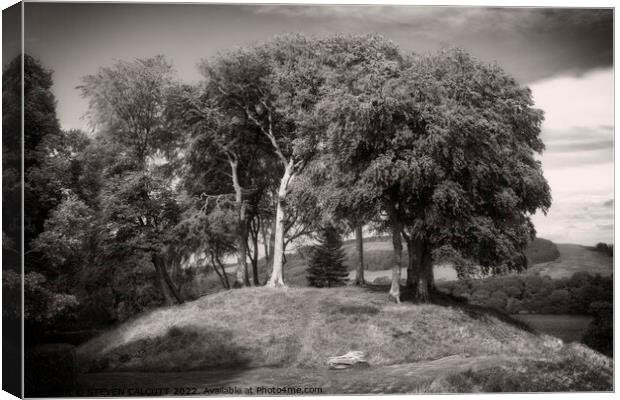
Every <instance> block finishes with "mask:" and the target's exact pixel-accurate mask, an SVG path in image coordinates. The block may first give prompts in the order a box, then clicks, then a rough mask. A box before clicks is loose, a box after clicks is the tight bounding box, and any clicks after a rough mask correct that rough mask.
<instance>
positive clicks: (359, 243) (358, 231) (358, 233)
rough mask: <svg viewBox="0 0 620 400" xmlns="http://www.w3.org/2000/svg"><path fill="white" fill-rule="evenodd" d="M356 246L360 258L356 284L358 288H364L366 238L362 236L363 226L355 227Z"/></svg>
mask: <svg viewBox="0 0 620 400" xmlns="http://www.w3.org/2000/svg"><path fill="white" fill-rule="evenodd" d="M355 244H356V247H357V258H358V263H357V272H356V274H355V284H356V285H357V286H363V285H365V284H366V282H365V281H364V237H363V235H362V225H358V226H356V227H355Z"/></svg>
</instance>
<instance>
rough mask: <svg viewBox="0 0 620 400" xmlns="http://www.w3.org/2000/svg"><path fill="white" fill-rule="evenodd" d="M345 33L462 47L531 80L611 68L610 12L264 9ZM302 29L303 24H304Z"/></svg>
mask: <svg viewBox="0 0 620 400" xmlns="http://www.w3.org/2000/svg"><path fill="white" fill-rule="evenodd" d="M255 10H256V11H257V12H259V13H268V14H271V15H281V16H284V17H286V18H291V19H298V20H300V21H304V20H305V21H309V22H311V23H313V24H319V25H323V26H325V27H332V28H331V29H333V27H335V26H337V27H339V28H340V29H342V30H345V31H359V30H366V31H368V30H373V31H377V32H380V33H385V34H387V35H388V36H390V37H392V38H393V39H395V40H396V41H397V42H398V43H400V45H401V46H402V47H403V48H405V49H408V50H414V51H426V50H432V49H435V48H439V47H442V46H461V47H465V48H466V49H469V50H471V51H473V52H474V53H475V54H477V55H478V56H479V57H481V58H483V59H487V60H497V61H499V62H500V64H501V65H503V66H505V67H506V69H507V70H509V71H510V72H511V73H513V74H514V75H515V76H516V77H517V78H518V79H520V80H522V81H524V82H532V81H536V80H540V79H544V78H547V77H550V76H554V75H558V74H562V73H570V74H574V75H580V74H582V73H584V72H586V71H588V70H590V69H593V68H600V67H608V66H611V65H612V64H613V11H612V10H611V9H598V10H597V9H568V8H556V9H551V8H482V7H415V6H338V7H332V6H263V7H257V8H255ZM302 26H303V24H302Z"/></svg>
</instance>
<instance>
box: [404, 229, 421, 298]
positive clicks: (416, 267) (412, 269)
mask: <svg viewBox="0 0 620 400" xmlns="http://www.w3.org/2000/svg"><path fill="white" fill-rule="evenodd" d="M422 250H423V247H422V242H421V241H419V240H416V239H414V238H412V237H409V238H408V239H407V252H408V253H409V260H408V261H409V262H408V264H407V288H409V289H410V290H411V291H412V292H413V294H414V296H415V295H417V288H418V281H419V280H420V271H421V268H422V266H421V265H422Z"/></svg>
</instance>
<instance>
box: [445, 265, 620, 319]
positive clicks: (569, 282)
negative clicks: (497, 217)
mask: <svg viewBox="0 0 620 400" xmlns="http://www.w3.org/2000/svg"><path fill="white" fill-rule="evenodd" d="M440 287H441V289H442V290H444V291H446V292H448V293H450V294H452V295H454V296H456V297H461V298H466V299H467V300H468V301H469V302H471V303H474V304H479V305H483V306H487V307H492V308H497V309H500V310H502V311H505V312H507V313H510V314H518V313H532V314H592V309H591V305H592V304H594V303H597V302H611V301H612V299H613V279H612V278H609V277H602V276H599V275H594V276H593V275H590V274H589V273H587V272H577V273H575V274H573V276H572V277H570V278H563V279H551V278H550V277H548V276H544V275H529V274H528V275H508V276H497V277H490V278H486V279H472V280H459V281H454V282H442V283H441V284H440Z"/></svg>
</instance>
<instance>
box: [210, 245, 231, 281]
mask: <svg viewBox="0 0 620 400" xmlns="http://www.w3.org/2000/svg"><path fill="white" fill-rule="evenodd" d="M211 265H213V270H214V271H215V273H216V274H217V276H218V277H219V278H220V282H222V287H223V288H224V289H230V286H229V285H228V284H227V283H228V282H227V281H226V280H224V276H223V275H222V273H221V272H220V270H219V269H217V264H216V262H215V257H213V253H211ZM224 274H226V271H224Z"/></svg>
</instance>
